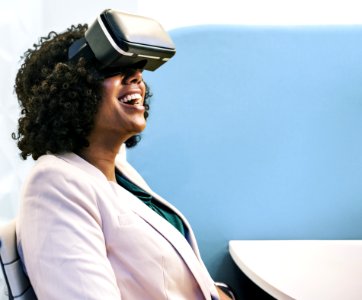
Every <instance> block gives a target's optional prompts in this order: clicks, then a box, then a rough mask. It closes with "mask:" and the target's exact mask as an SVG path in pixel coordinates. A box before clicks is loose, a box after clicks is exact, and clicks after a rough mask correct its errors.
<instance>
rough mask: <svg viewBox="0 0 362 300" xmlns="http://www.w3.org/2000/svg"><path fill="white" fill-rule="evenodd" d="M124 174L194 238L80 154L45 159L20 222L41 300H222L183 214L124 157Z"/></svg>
mask: <svg viewBox="0 0 362 300" xmlns="http://www.w3.org/2000/svg"><path fill="white" fill-rule="evenodd" d="M117 168H119V169H120V171H121V172H122V173H123V174H124V175H125V176H127V177H128V178H129V179H131V180H132V181H133V182H135V183H136V184H138V185H139V186H140V187H142V188H143V189H144V190H146V191H147V192H149V193H150V194H152V195H153V196H154V197H155V198H156V199H157V200H158V201H160V202H162V203H163V204H164V205H166V206H168V207H169V208H170V209H172V210H173V211H174V212H176V213H177V214H178V215H179V216H180V217H181V219H182V220H183V222H184V224H185V225H186V228H187V230H186V231H187V239H185V238H184V237H183V236H182V235H181V234H180V233H179V231H178V230H177V229H175V228H174V227H173V226H172V225H171V224H169V223H168V222H167V221H166V220H164V219H163V218H162V217H160V216H159V215H158V214H156V213H155V212H153V211H152V210H151V209H149V208H148V207H147V206H146V205H145V204H143V203H142V202H141V201H140V200H139V199H138V198H136V197H135V196H133V195H132V194H131V193H129V192H128V191H127V190H125V189H123V188H122V187H121V186H119V185H118V184H116V183H114V182H110V181H108V180H107V178H106V177H105V176H104V175H103V173H102V172H101V171H100V170H98V169H97V168H96V167H94V166H93V165H91V164H89V163H88V162H87V161H85V160H83V159H82V158H81V157H79V156H77V155H76V154H74V153H68V154H64V155H44V156H42V157H40V158H39V159H38V160H37V162H36V164H35V166H34V168H33V169H32V171H31V173H30V176H29V177H28V179H27V180H26V182H25V185H24V187H23V191H22V199H21V207H20V212H19V217H18V221H17V236H18V250H19V253H20V256H21V258H22V261H23V263H24V265H25V267H26V271H27V273H28V275H29V277H30V281H31V284H32V285H33V288H34V290H35V293H36V295H37V296H38V299H40V300H43V299H44V300H53V299H62V300H63V299H67V300H72V299H74V300H80V299H87V300H93V299H99V300H100V299H101V300H116V299H117V300H120V299H122V300H147V299H150V300H151V299H152V300H162V299H168V300H181V299H185V300H186V299H187V300H194V299H195V300H196V299H208V300H209V299H218V296H217V291H216V289H215V286H214V282H213V280H212V279H211V278H210V275H209V273H208V272H207V270H206V268H205V266H204V264H203V262H202V261H201V259H200V255H199V251H198V248H197V244H196V240H195V237H194V234H193V232H192V229H191V227H190V225H189V224H188V222H187V220H186V219H185V218H184V216H182V214H181V213H180V212H179V211H178V210H177V209H176V208H175V207H173V206H172V205H171V204H169V203H168V202H167V201H165V200H164V199H162V198H161V197H160V196H158V195H157V194H155V193H154V192H153V191H152V190H151V189H150V188H149V186H148V185H147V184H146V183H145V181H144V180H143V179H142V177H141V176H140V175H139V174H138V173H137V172H136V171H135V169H133V168H132V167H131V166H130V165H129V164H128V163H127V161H126V160H125V159H124V158H121V157H119V158H117Z"/></svg>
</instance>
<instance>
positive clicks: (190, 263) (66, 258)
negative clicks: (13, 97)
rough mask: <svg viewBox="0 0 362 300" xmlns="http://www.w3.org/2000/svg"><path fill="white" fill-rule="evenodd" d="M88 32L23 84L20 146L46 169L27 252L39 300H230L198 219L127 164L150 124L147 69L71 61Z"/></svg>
mask: <svg viewBox="0 0 362 300" xmlns="http://www.w3.org/2000/svg"><path fill="white" fill-rule="evenodd" d="M86 29H87V26H81V25H78V26H73V27H71V28H70V29H68V30H67V31H66V32H64V33H62V34H56V33H54V32H52V33H50V34H49V36H48V37H45V38H42V39H41V40H40V42H39V44H37V45H35V47H34V49H30V50H28V51H27V52H26V53H25V55H24V63H23V64H22V66H21V68H20V70H19V72H18V74H17V77H16V84H15V90H16V94H17V96H18V99H19V103H20V106H21V109H22V111H21V113H22V115H21V117H20V119H19V128H18V133H17V135H14V134H13V137H14V138H15V139H17V140H18V147H19V149H20V150H21V156H22V157H23V158H24V159H26V158H27V157H28V156H30V155H31V156H32V157H33V158H34V159H35V160H36V164H35V166H34V167H33V169H32V171H31V173H30V175H29V177H28V178H27V180H26V182H25V184H24V187H23V192H22V199H21V209H20V214H19V218H18V222H17V237H18V249H19V253H20V256H21V259H22V262H23V263H24V267H25V269H26V271H27V273H28V275H29V278H30V281H31V283H32V285H33V288H34V290H35V293H36V295H37V297H38V299H47V300H48V299H107V300H112V299H118V300H119V299H131V300H134V299H141V300H145V299H157V300H159V299H229V298H226V296H225V294H223V293H222V292H221V291H220V290H219V289H217V288H216V287H215V285H214V282H213V281H212V279H211V278H210V276H209V274H208V272H207V270H206V268H205V266H204V265H203V263H202V261H201V259H200V256H199V252H198V248H197V244H196V241H195V238H194V235H193V232H192V230H191V228H190V226H189V224H188V222H187V220H186V219H185V218H184V217H183V216H182V214H181V213H180V212H179V211H178V210H177V209H176V208H174V207H173V206H172V205H171V204H169V203H168V202H167V201H165V200H164V199H162V198H161V197H160V196H158V195H157V194H156V193H154V192H153V191H152V190H151V189H150V187H149V186H148V185H147V184H146V183H145V181H144V180H143V179H142V177H141V176H140V175H139V174H138V173H137V172H136V171H135V170H134V169H133V168H132V167H131V166H130V165H129V164H128V163H127V161H126V160H125V157H124V146H123V145H126V146H128V147H132V146H135V145H136V144H137V142H138V141H139V139H140V138H139V134H140V133H141V132H142V130H143V129H144V128H145V126H146V118H147V116H148V108H149V106H148V98H149V92H148V88H147V86H146V84H145V83H144V82H143V80H142V70H140V69H135V68H122V69H120V70H119V73H118V74H114V73H113V74H112V76H111V77H106V76H104V75H102V72H100V71H99V70H98V69H97V64H96V63H95V62H94V61H93V60H91V59H88V60H87V59H84V58H82V57H81V58H80V59H78V60H76V61H71V62H70V61H69V60H68V56H67V53H68V48H69V46H70V45H71V44H72V43H73V42H74V41H75V40H77V39H79V38H81V37H83V36H84V33H85V30H86ZM119 153H121V154H119ZM122 153H123V154H122ZM145 204H146V205H145ZM219 297H220V298H219Z"/></svg>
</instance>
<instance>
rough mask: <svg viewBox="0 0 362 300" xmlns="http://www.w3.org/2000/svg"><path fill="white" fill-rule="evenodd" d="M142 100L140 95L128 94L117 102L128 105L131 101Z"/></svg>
mask: <svg viewBox="0 0 362 300" xmlns="http://www.w3.org/2000/svg"><path fill="white" fill-rule="evenodd" d="M139 99H142V96H141V95H140V94H137V93H135V94H130V95H126V96H124V97H123V98H120V99H119V101H120V102H122V103H130V102H131V101H132V100H139ZM134 104H139V101H137V102H135V103H134Z"/></svg>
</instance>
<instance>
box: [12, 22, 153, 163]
mask: <svg viewBox="0 0 362 300" xmlns="http://www.w3.org/2000/svg"><path fill="white" fill-rule="evenodd" d="M87 28H88V26H87V25H86V24H85V25H78V26H72V27H71V28H68V29H67V30H66V31H65V32H63V33H60V34H57V33H55V32H50V33H49V34H48V36H46V37H42V38H41V39H40V40H39V43H38V44H34V45H33V47H34V48H33V49H29V50H27V51H26V52H25V54H24V56H23V57H22V59H24V61H23V64H22V65H21V67H20V69H19V71H18V73H17V75H16V80H15V92H16V94H17V97H18V100H19V104H20V108H21V115H20V118H19V120H18V131H17V134H16V133H13V134H12V138H13V139H15V140H17V145H18V148H19V149H20V151H21V154H20V155H21V157H22V158H23V159H26V158H27V157H28V156H30V155H31V156H32V157H33V159H34V160H36V159H38V158H39V157H40V156H41V155H43V154H46V153H53V154H57V153H64V152H75V153H77V152H79V151H80V150H81V149H82V148H84V147H88V146H89V142H88V140H87V137H88V136H89V134H90V132H91V130H92V128H93V123H94V118H95V115H96V113H97V110H98V107H99V103H100V101H101V95H102V88H101V83H102V81H103V80H104V76H102V75H101V73H100V72H99V71H98V70H97V68H96V64H95V63H94V61H91V60H86V59H84V58H82V57H81V58H80V59H79V60H78V61H76V62H69V61H68V48H69V46H70V45H71V44H72V43H73V42H74V41H75V40H77V39H79V38H81V37H83V36H84V33H85V31H86V30H87ZM149 97H150V92H149V89H148V87H147V86H146V99H145V101H146V102H145V107H146V112H145V118H147V117H148V110H149V105H148V101H147V100H148V98H149ZM139 140H140V136H139V135H135V136H133V137H131V138H129V139H128V140H127V141H126V146H127V147H133V146H135V145H136V144H137V143H138V142H139Z"/></svg>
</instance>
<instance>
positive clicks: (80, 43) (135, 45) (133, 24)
mask: <svg viewBox="0 0 362 300" xmlns="http://www.w3.org/2000/svg"><path fill="white" fill-rule="evenodd" d="M175 53H176V49H175V46H174V44H173V42H172V40H171V38H170V36H169V35H168V34H167V32H166V31H165V30H164V29H163V28H162V26H161V25H160V24H159V23H158V22H157V21H155V20H153V19H150V18H147V17H143V16H138V15H132V14H128V13H123V12H119V11H115V10H111V9H107V10H105V11H103V12H102V13H101V14H100V15H99V16H98V18H97V19H96V20H95V21H94V23H93V24H92V25H91V26H90V27H89V28H88V30H87V31H86V33H85V36H84V38H81V39H79V40H76V41H75V42H74V43H73V44H72V45H71V46H70V47H69V50H68V58H69V60H77V59H78V58H80V57H81V56H83V57H84V58H86V59H94V58H95V60H96V64H97V67H98V68H99V70H100V71H101V72H102V73H103V74H104V75H105V76H112V75H115V74H117V73H120V70H121V69H124V68H127V67H135V68H139V69H145V70H149V71H154V70H156V69H157V68H159V67H160V66H161V65H163V64H164V63H165V62H167V61H168V60H169V59H170V58H171V57H172V56H173V55H174V54H175Z"/></svg>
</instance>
